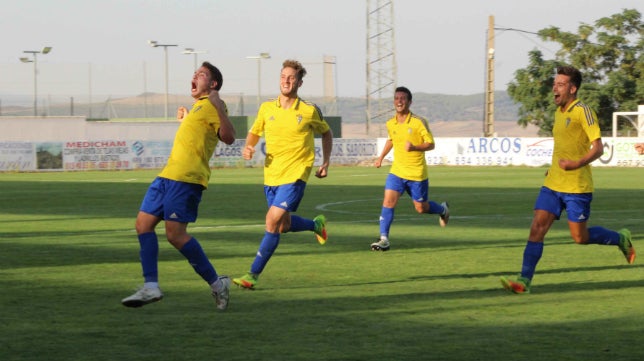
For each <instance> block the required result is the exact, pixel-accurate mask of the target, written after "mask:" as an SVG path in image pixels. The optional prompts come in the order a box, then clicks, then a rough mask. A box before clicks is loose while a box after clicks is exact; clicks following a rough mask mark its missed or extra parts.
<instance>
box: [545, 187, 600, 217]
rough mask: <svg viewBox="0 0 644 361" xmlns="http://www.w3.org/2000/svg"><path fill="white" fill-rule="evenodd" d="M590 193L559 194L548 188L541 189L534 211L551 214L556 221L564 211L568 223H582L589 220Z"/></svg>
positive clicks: (591, 196)
mask: <svg viewBox="0 0 644 361" xmlns="http://www.w3.org/2000/svg"><path fill="white" fill-rule="evenodd" d="M592 200H593V194H592V193H561V192H555V191H553V190H552V189H550V188H547V187H541V191H540V192H539V196H538V197H537V201H536V202H535V204H534V209H535V210H536V209H540V210H544V211H547V212H549V213H552V214H554V215H555V217H556V218H557V219H559V217H561V212H562V211H563V210H564V209H565V210H566V214H567V215H568V221H569V222H575V223H583V222H586V221H588V219H589V218H590V202H592Z"/></svg>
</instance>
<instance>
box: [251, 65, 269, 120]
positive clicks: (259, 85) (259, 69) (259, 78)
mask: <svg viewBox="0 0 644 361" xmlns="http://www.w3.org/2000/svg"><path fill="white" fill-rule="evenodd" d="M270 58H271V55H270V54H269V53H259V55H253V56H247V57H246V59H257V110H259V105H260V101H261V98H262V59H270Z"/></svg>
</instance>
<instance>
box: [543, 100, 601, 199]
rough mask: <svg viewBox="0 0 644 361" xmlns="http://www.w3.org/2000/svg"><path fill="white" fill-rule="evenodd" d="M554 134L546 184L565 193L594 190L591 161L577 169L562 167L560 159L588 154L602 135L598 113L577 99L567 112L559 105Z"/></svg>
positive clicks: (575, 157) (578, 157)
mask: <svg viewBox="0 0 644 361" xmlns="http://www.w3.org/2000/svg"><path fill="white" fill-rule="evenodd" d="M552 135H553V137H554V144H555V145H554V149H553V153H552V164H551V165H550V169H549V170H548V175H547V176H546V180H545V182H544V184H543V185H544V186H546V187H548V188H550V189H552V190H554V191H557V192H562V193H590V192H592V191H593V175H592V172H591V170H590V164H587V165H585V166H583V167H581V168H579V169H575V170H563V169H561V167H559V159H571V160H578V159H580V158H581V157H583V156H584V155H585V154H586V153H588V150H589V149H590V144H591V143H592V142H593V141H594V140H596V139H600V138H601V132H600V130H599V124H598V123H597V115H596V114H595V112H594V111H593V110H592V109H590V108H589V107H588V106H587V105H585V104H583V103H581V102H580V101H579V100H578V99H577V100H575V101H573V102H572V104H570V106H569V107H568V109H566V110H565V111H562V110H561V107H557V111H556V112H555V123H554V126H553V127H552Z"/></svg>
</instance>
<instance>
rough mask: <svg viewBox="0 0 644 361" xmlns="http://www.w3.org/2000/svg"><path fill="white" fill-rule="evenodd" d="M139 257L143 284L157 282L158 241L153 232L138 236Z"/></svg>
mask: <svg viewBox="0 0 644 361" xmlns="http://www.w3.org/2000/svg"><path fill="white" fill-rule="evenodd" d="M138 238H139V244H140V245H141V249H140V250H139V257H140V259H141V268H142V269H143V279H144V280H145V282H159V270H158V267H157V261H158V258H159V240H158V239H157V234H156V233H154V232H148V233H142V234H139V235H138Z"/></svg>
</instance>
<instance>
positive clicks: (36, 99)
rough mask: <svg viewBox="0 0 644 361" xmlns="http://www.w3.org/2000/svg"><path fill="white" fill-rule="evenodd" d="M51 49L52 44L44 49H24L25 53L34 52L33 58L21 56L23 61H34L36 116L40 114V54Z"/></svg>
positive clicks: (46, 52)
mask: <svg viewBox="0 0 644 361" xmlns="http://www.w3.org/2000/svg"><path fill="white" fill-rule="evenodd" d="M50 51H51V46H46V47H44V48H43V49H42V50H24V51H23V53H25V54H32V55H33V60H30V59H29V58H27V57H22V58H20V61H21V62H23V63H34V116H35V117H37V116H38V54H43V55H44V54H48V53H49V52H50Z"/></svg>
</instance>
